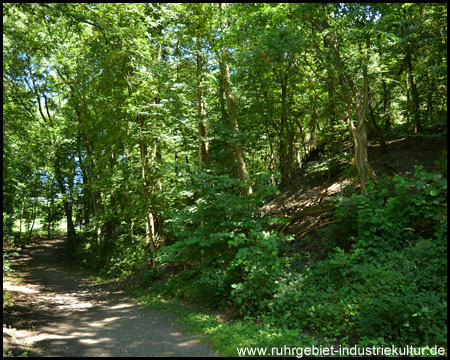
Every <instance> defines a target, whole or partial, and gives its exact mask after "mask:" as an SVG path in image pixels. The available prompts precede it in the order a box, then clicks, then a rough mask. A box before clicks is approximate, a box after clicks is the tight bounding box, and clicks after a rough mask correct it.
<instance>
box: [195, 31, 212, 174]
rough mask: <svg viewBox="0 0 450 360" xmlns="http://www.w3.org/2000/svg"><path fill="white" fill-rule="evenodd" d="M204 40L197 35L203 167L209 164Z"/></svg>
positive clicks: (199, 117) (198, 112) (199, 142)
mask: <svg viewBox="0 0 450 360" xmlns="http://www.w3.org/2000/svg"><path fill="white" fill-rule="evenodd" d="M201 50H202V41H201V37H200V35H198V36H197V102H198V108H197V115H198V165H199V168H200V170H201V169H202V163H203V162H204V163H205V164H206V165H208V164H209V162H210V158H209V143H208V139H207V128H206V121H205V116H206V111H205V103H204V100H203V59H202V56H201Z"/></svg>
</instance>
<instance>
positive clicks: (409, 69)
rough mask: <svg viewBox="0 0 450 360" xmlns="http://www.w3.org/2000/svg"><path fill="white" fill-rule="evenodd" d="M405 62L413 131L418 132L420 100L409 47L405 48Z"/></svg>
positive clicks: (419, 129) (419, 125) (419, 127)
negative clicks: (409, 90) (409, 88)
mask: <svg viewBox="0 0 450 360" xmlns="http://www.w3.org/2000/svg"><path fill="white" fill-rule="evenodd" d="M405 63H406V67H407V74H408V76H409V82H410V86H411V95H412V103H413V117H414V133H418V132H420V131H421V129H422V124H421V122H420V100H419V92H418V91H417V85H416V77H415V76H414V73H413V67H412V55H411V51H410V49H407V50H406V57H405Z"/></svg>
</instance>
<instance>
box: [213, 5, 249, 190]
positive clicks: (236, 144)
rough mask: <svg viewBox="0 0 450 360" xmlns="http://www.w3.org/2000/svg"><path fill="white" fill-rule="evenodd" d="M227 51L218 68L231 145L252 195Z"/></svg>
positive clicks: (242, 179)
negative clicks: (225, 101)
mask: <svg viewBox="0 0 450 360" xmlns="http://www.w3.org/2000/svg"><path fill="white" fill-rule="evenodd" d="M220 9H221V12H222V13H223V12H224V10H225V4H224V3H221V4H220ZM226 29H227V21H226V17H225V15H224V14H222V31H225V30H226ZM228 57H229V54H228V49H227V47H226V46H225V45H224V46H223V47H222V59H221V60H222V66H221V67H220V70H221V76H222V81H223V85H224V92H225V97H226V100H227V105H228V119H229V121H230V125H231V130H232V131H233V133H232V135H231V138H232V139H231V142H232V144H233V148H234V152H235V155H236V161H237V165H238V170H239V178H240V180H241V181H242V182H244V183H246V184H247V187H246V191H245V193H246V194H247V195H250V194H251V193H252V186H251V184H250V177H249V174H248V170H247V164H246V161H245V156H244V151H243V149H242V143H241V139H240V137H239V125H238V117H237V113H236V104H235V101H234V95H233V91H232V89H231V82H230V70H229V67H228Z"/></svg>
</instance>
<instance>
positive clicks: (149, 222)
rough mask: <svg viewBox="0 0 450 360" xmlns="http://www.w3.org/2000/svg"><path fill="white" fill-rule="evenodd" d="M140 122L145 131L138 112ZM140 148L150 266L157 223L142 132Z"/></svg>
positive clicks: (152, 263)
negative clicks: (152, 205)
mask: <svg viewBox="0 0 450 360" xmlns="http://www.w3.org/2000/svg"><path fill="white" fill-rule="evenodd" d="M138 122H139V123H140V125H141V132H143V131H144V120H143V118H142V116H141V115H140V114H138ZM139 149H140V154H141V177H142V190H143V193H144V211H145V247H146V248H150V266H151V267H153V266H154V262H153V255H154V253H155V232H154V230H155V225H154V222H153V214H152V213H151V211H150V194H149V191H148V186H149V184H148V175H147V168H148V154H147V145H146V144H145V140H144V137H143V135H142V133H141V139H140V143H139Z"/></svg>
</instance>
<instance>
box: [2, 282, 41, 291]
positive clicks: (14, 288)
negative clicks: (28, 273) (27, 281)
mask: <svg viewBox="0 0 450 360" xmlns="http://www.w3.org/2000/svg"><path fill="white" fill-rule="evenodd" d="M36 287H37V286H36ZM3 290H6V291H15V292H21V293H25V294H37V293H39V290H35V289H32V288H31V287H28V286H17V285H13V284H11V283H10V282H9V281H6V282H3Z"/></svg>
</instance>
